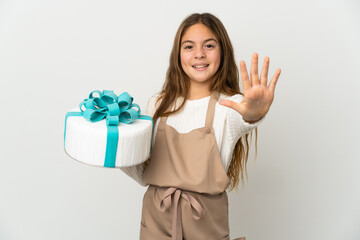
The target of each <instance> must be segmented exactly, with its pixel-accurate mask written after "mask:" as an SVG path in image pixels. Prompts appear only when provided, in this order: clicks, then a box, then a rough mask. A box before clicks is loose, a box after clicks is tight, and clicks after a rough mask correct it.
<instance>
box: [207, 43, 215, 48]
mask: <svg viewBox="0 0 360 240" xmlns="http://www.w3.org/2000/svg"><path fill="white" fill-rule="evenodd" d="M214 47H215V46H214V45H212V44H206V45H205V48H214Z"/></svg>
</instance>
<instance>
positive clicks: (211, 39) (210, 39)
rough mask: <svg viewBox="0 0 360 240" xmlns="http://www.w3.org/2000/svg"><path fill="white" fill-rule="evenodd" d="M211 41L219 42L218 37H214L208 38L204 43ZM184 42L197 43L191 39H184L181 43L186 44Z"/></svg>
mask: <svg viewBox="0 0 360 240" xmlns="http://www.w3.org/2000/svg"><path fill="white" fill-rule="evenodd" d="M209 41H214V42H216V43H217V41H216V39H214V38H209V39H206V40H205V41H204V43H206V42H209ZM184 43H195V42H194V41H191V40H186V41H183V42H182V43H181V46H182V45H184Z"/></svg>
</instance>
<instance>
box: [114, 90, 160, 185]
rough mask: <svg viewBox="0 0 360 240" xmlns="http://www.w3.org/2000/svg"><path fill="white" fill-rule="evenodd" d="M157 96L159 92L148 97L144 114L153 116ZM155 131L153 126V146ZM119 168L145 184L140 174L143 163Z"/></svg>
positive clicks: (141, 173) (156, 105)
mask: <svg viewBox="0 0 360 240" xmlns="http://www.w3.org/2000/svg"><path fill="white" fill-rule="evenodd" d="M158 97H159V94H155V95H153V96H152V97H151V98H150V100H149V101H148V105H147V107H146V111H145V113H146V115H149V116H150V117H153V116H154V114H155V111H156V109H157V107H158V105H159V103H158V104H155V103H156V100H157V98H158ZM154 124H155V123H154ZM155 133H156V131H155V126H154V133H153V134H154V136H153V139H152V146H154V143H155ZM120 170H121V171H123V172H124V173H125V174H126V175H128V176H129V177H131V178H132V179H134V180H135V181H136V182H137V183H139V184H140V185H141V186H146V184H144V183H143V181H142V176H143V174H144V170H145V164H144V163H141V164H138V165H135V166H131V167H120Z"/></svg>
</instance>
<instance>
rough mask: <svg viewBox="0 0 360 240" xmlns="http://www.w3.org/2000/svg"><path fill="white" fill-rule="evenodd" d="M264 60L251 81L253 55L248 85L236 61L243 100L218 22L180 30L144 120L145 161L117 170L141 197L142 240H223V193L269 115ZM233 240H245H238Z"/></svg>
mask: <svg viewBox="0 0 360 240" xmlns="http://www.w3.org/2000/svg"><path fill="white" fill-rule="evenodd" d="M268 68H269V58H268V57H266V58H265V60H264V64H263V67H262V71H261V76H260V78H259V76H258V56H257V54H256V53H255V54H253V58H252V63H251V70H250V79H249V76H248V72H247V69H246V66H245V62H244V61H241V62H240V69H241V79H242V83H243V91H244V92H243V93H241V92H240V88H239V76H238V75H239V74H238V70H237V67H236V64H235V60H234V53H233V48H232V45H231V42H230V39H229V36H228V34H227V32H226V30H225V28H224V26H223V24H222V23H221V22H220V20H219V19H218V18H216V17H215V16H213V15H211V14H208V13H204V14H192V15H190V16H189V17H187V18H186V19H185V20H184V21H183V22H182V23H181V25H180V27H179V29H178V31H177V33H176V36H175V40H174V45H173V49H172V52H171V55H170V66H169V68H168V71H167V75H166V81H165V84H164V86H163V89H162V91H161V92H160V93H158V94H155V95H154V96H153V97H152V98H151V99H150V101H149V104H148V108H147V114H148V115H150V116H152V118H153V120H154V123H155V127H154V136H153V148H152V152H151V156H150V158H149V159H148V160H147V161H146V162H145V163H143V164H140V165H137V166H134V167H127V168H122V170H123V171H124V172H125V173H126V174H128V175H129V176H130V177H132V178H134V179H135V180H136V181H137V182H139V183H140V184H141V185H143V186H147V185H148V188H147V191H146V193H145V195H144V198H143V208H142V217H141V226H140V239H141V240H149V239H150V240H162V239H164V240H165V239H176V240H182V239H186V240H203V239H204V240H205V239H206V240H208V239H213V240H223V239H224V240H225V239H227V240H229V239H230V236H229V223H228V197H227V192H226V190H232V189H234V188H237V187H238V184H239V173H241V179H242V183H243V181H244V169H245V172H246V163H247V159H248V152H249V142H248V136H249V133H250V132H251V130H253V129H254V128H256V126H257V125H258V124H259V122H261V121H262V119H263V117H264V116H265V114H266V113H267V112H268V110H269V108H270V105H271V103H272V101H273V98H274V90H275V85H276V82H277V80H278V78H279V75H280V69H277V71H276V73H275V74H274V76H273V78H272V79H271V81H270V83H269V85H268V84H267V75H268ZM237 239H245V238H244V237H242V238H237Z"/></svg>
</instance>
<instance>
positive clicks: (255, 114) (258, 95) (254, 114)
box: [219, 53, 281, 123]
mask: <svg viewBox="0 0 360 240" xmlns="http://www.w3.org/2000/svg"><path fill="white" fill-rule="evenodd" d="M269 62H270V58H269V57H265V58H264V64H263V66H262V69H261V76H260V79H259V74H258V54H257V53H254V54H253V56H252V61H251V70H250V74H251V77H250V79H249V75H248V73H247V70H246V65H245V62H244V61H240V71H241V80H242V84H243V89H244V90H243V91H244V92H243V94H244V96H243V99H242V101H241V102H240V103H237V102H234V101H231V100H228V99H223V100H221V101H220V102H219V103H220V104H221V105H224V106H227V107H230V108H232V109H234V110H236V111H237V112H239V113H240V114H241V115H242V117H243V119H244V120H245V121H246V122H249V123H253V122H257V121H258V120H260V119H261V118H262V117H264V116H265V114H266V113H267V112H268V111H269V108H270V105H271V103H272V101H273V100H274V91H275V86H276V83H277V80H278V78H279V76H280V72H281V70H280V68H278V69H277V70H276V72H275V74H274V76H273V77H272V79H271V81H270V84H269V86H268V85H267V81H268V70H269Z"/></svg>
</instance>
